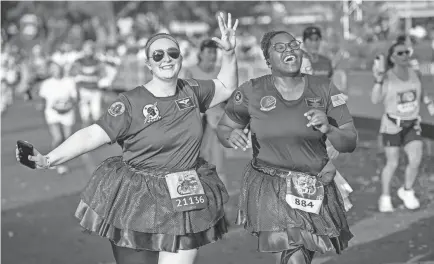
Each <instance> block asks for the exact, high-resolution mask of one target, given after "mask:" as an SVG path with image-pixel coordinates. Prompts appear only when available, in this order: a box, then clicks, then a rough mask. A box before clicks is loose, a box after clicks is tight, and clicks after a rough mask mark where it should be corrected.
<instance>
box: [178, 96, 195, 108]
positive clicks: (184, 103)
mask: <svg viewBox="0 0 434 264" xmlns="http://www.w3.org/2000/svg"><path fill="white" fill-rule="evenodd" d="M175 103H176V106H178V109H179V110H180V111H182V110H185V109H189V108H193V107H195V104H194V101H193V99H192V98H191V97H186V98H182V99H178V100H176V101H175Z"/></svg>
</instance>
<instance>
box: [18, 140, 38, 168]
mask: <svg viewBox="0 0 434 264" xmlns="http://www.w3.org/2000/svg"><path fill="white" fill-rule="evenodd" d="M16 155H17V160H18V161H19V162H20V163H21V164H23V165H24V166H27V167H29V168H31V169H36V163H35V162H34V161H31V160H29V156H34V148H33V145H32V144H30V143H29V142H27V141H23V140H18V141H17V150H16Z"/></svg>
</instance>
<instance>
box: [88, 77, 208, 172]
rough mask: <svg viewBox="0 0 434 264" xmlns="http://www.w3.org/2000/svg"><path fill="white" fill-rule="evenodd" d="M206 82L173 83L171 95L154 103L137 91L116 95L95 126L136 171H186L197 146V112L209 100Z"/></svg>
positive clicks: (199, 137)
mask: <svg viewBox="0 0 434 264" xmlns="http://www.w3.org/2000/svg"><path fill="white" fill-rule="evenodd" d="M214 92H215V85H214V82H213V81H212V80H206V81H205V80H194V79H190V80H178V86H177V92H176V94H175V95H173V96H170V97H155V96H154V95H153V94H152V93H150V92H149V91H148V90H147V89H146V88H145V87H143V86H139V87H137V88H135V89H133V90H131V91H128V92H125V93H122V94H120V95H119V97H118V99H117V100H116V101H115V102H114V103H113V104H112V105H111V106H110V107H109V108H108V109H107V111H106V113H105V114H104V115H103V116H102V117H101V119H100V120H98V121H97V122H96V124H98V125H99V126H101V127H102V128H103V129H104V130H105V132H106V133H107V134H108V136H109V137H110V139H111V141H112V143H114V142H118V143H119V144H120V145H121V146H122V148H123V159H124V161H126V162H127V163H128V164H131V165H133V166H135V167H137V168H144V167H146V168H151V169H153V168H155V169H159V168H167V169H173V170H188V169H191V168H192V167H193V166H194V165H195V163H196V159H197V157H198V155H199V149H200V143H201V140H202V134H203V131H202V130H203V129H202V121H201V117H200V112H202V113H203V112H205V111H206V110H207V109H208V108H209V105H210V103H211V101H212V99H213V97H214Z"/></svg>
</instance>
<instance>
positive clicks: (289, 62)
mask: <svg viewBox="0 0 434 264" xmlns="http://www.w3.org/2000/svg"><path fill="white" fill-rule="evenodd" d="M292 41H295V38H294V37H293V36H292V35H290V34H287V33H281V34H278V35H276V36H274V37H273V38H272V39H271V40H270V48H269V49H268V52H269V55H270V58H269V59H268V61H269V63H270V65H271V69H272V71H273V72H274V73H277V74H279V75H282V76H294V75H297V74H298V73H299V72H300V68H301V62H302V58H303V52H302V51H301V50H300V49H299V48H298V49H297V48H296V46H297V45H293V44H292V45H291V46H292V47H293V48H295V49H292V48H290V47H288V45H289V44H288V43H291V42H292ZM277 43H284V44H285V45H286V46H285V49H284V51H283V52H279V51H276V48H275V47H276V44H277ZM278 45H280V44H278ZM298 46H299V45H298Z"/></svg>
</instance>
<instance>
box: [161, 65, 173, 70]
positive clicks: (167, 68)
mask: <svg viewBox="0 0 434 264" xmlns="http://www.w3.org/2000/svg"><path fill="white" fill-rule="evenodd" d="M160 68H161V69H163V70H170V69H172V68H173V65H166V66H161V67H160Z"/></svg>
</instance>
